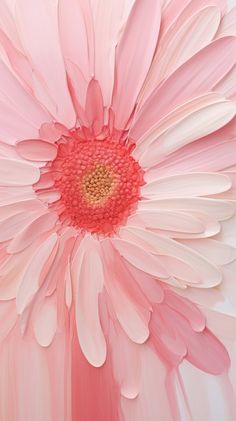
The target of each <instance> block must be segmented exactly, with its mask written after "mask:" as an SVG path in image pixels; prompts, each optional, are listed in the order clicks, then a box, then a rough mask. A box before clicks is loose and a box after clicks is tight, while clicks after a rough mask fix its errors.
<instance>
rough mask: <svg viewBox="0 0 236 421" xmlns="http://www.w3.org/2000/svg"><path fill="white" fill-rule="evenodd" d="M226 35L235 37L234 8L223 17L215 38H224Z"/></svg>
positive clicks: (235, 16) (235, 10) (235, 11)
mask: <svg viewBox="0 0 236 421" xmlns="http://www.w3.org/2000/svg"><path fill="white" fill-rule="evenodd" d="M227 35H234V36H235V35H236V8H235V7H234V8H233V9H231V10H230V11H229V12H228V13H227V14H226V15H225V16H223V18H222V20H221V23H220V27H219V29H218V31H217V34H216V38H221V37H225V36H227Z"/></svg>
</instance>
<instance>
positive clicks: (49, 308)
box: [33, 297, 57, 347]
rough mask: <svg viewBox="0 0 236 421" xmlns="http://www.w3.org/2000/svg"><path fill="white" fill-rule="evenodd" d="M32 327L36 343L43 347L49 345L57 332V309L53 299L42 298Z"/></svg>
mask: <svg viewBox="0 0 236 421" xmlns="http://www.w3.org/2000/svg"><path fill="white" fill-rule="evenodd" d="M33 325H34V334H35V337H36V339H37V341H38V343H39V344H40V345H41V346H43V347H47V346H49V345H51V343H52V341H53V338H54V336H55V333H56V330H57V307H56V302H55V298H54V297H48V298H44V301H43V303H42V304H41V306H40V307H39V308H38V309H37V314H36V315H35V317H34V321H33Z"/></svg>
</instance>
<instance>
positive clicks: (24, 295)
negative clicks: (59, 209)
mask: <svg viewBox="0 0 236 421" xmlns="http://www.w3.org/2000/svg"><path fill="white" fill-rule="evenodd" d="M56 244H57V235H56V234H52V235H51V236H50V237H48V238H47V239H46V240H45V241H44V242H43V243H42V244H41V245H40V247H39V248H38V250H37V251H36V252H35V254H34V255H33V257H32V259H31V261H30V262H29V266H28V268H27V270H26V272H25V274H24V276H23V279H22V283H21V286H20V288H19V291H18V294H17V297H16V305H17V312H18V313H19V314H22V313H23V311H24V309H25V308H26V306H27V305H28V304H29V302H30V300H31V299H32V297H33V296H34V294H35V293H36V292H37V291H38V289H39V286H40V281H41V277H42V275H43V276H45V275H46V273H47V271H48V270H49V268H50V266H51V262H52V260H53V259H54V254H55V250H56V249H55V247H56Z"/></svg>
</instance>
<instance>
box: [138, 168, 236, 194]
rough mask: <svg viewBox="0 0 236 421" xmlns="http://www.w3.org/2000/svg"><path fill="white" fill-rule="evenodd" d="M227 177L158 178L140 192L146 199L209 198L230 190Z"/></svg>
mask: <svg viewBox="0 0 236 421" xmlns="http://www.w3.org/2000/svg"><path fill="white" fill-rule="evenodd" d="M231 186H232V182H231V180H230V178H229V177H227V176H224V175H222V174H218V173H207V172H206V173H189V174H184V175H174V176H170V177H164V178H159V179H157V180H156V181H152V182H151V183H147V184H145V186H144V187H142V189H141V192H142V195H143V196H144V197H147V198H158V199H161V198H168V197H194V196H209V195H212V194H217V193H222V192H224V191H227V190H229V189H230V188H231Z"/></svg>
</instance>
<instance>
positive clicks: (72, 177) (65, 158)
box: [51, 138, 144, 234]
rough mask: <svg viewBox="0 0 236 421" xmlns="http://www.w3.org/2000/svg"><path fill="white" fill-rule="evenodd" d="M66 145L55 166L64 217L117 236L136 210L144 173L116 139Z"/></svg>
mask: <svg viewBox="0 0 236 421" xmlns="http://www.w3.org/2000/svg"><path fill="white" fill-rule="evenodd" d="M64 142H65V139H63V143H62V142H61V143H60V141H59V145H58V154H57V157H56V159H55V160H54V161H53V162H52V164H51V170H52V173H53V174H54V178H55V188H56V189H57V190H58V191H59V192H60V194H61V199H60V205H63V212H62V213H61V218H63V219H66V220H69V221H70V224H71V225H72V226H74V227H77V228H81V229H85V230H87V231H90V232H93V233H98V234H111V233H113V232H114V231H115V229H116V228H117V227H118V226H119V225H121V224H122V223H124V222H125V220H126V218H127V217H128V216H129V215H130V214H131V213H132V212H133V210H134V209H135V206H136V204H137V201H138V200H139V198H140V187H141V186H142V185H143V184H144V178H143V170H142V169H141V168H140V166H139V164H138V163H137V162H136V161H135V160H134V158H133V157H132V156H131V154H130V152H131V148H130V147H128V146H126V145H123V144H120V143H117V142H113V141H112V140H90V141H87V140H84V139H75V138H67V139H66V143H64Z"/></svg>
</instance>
